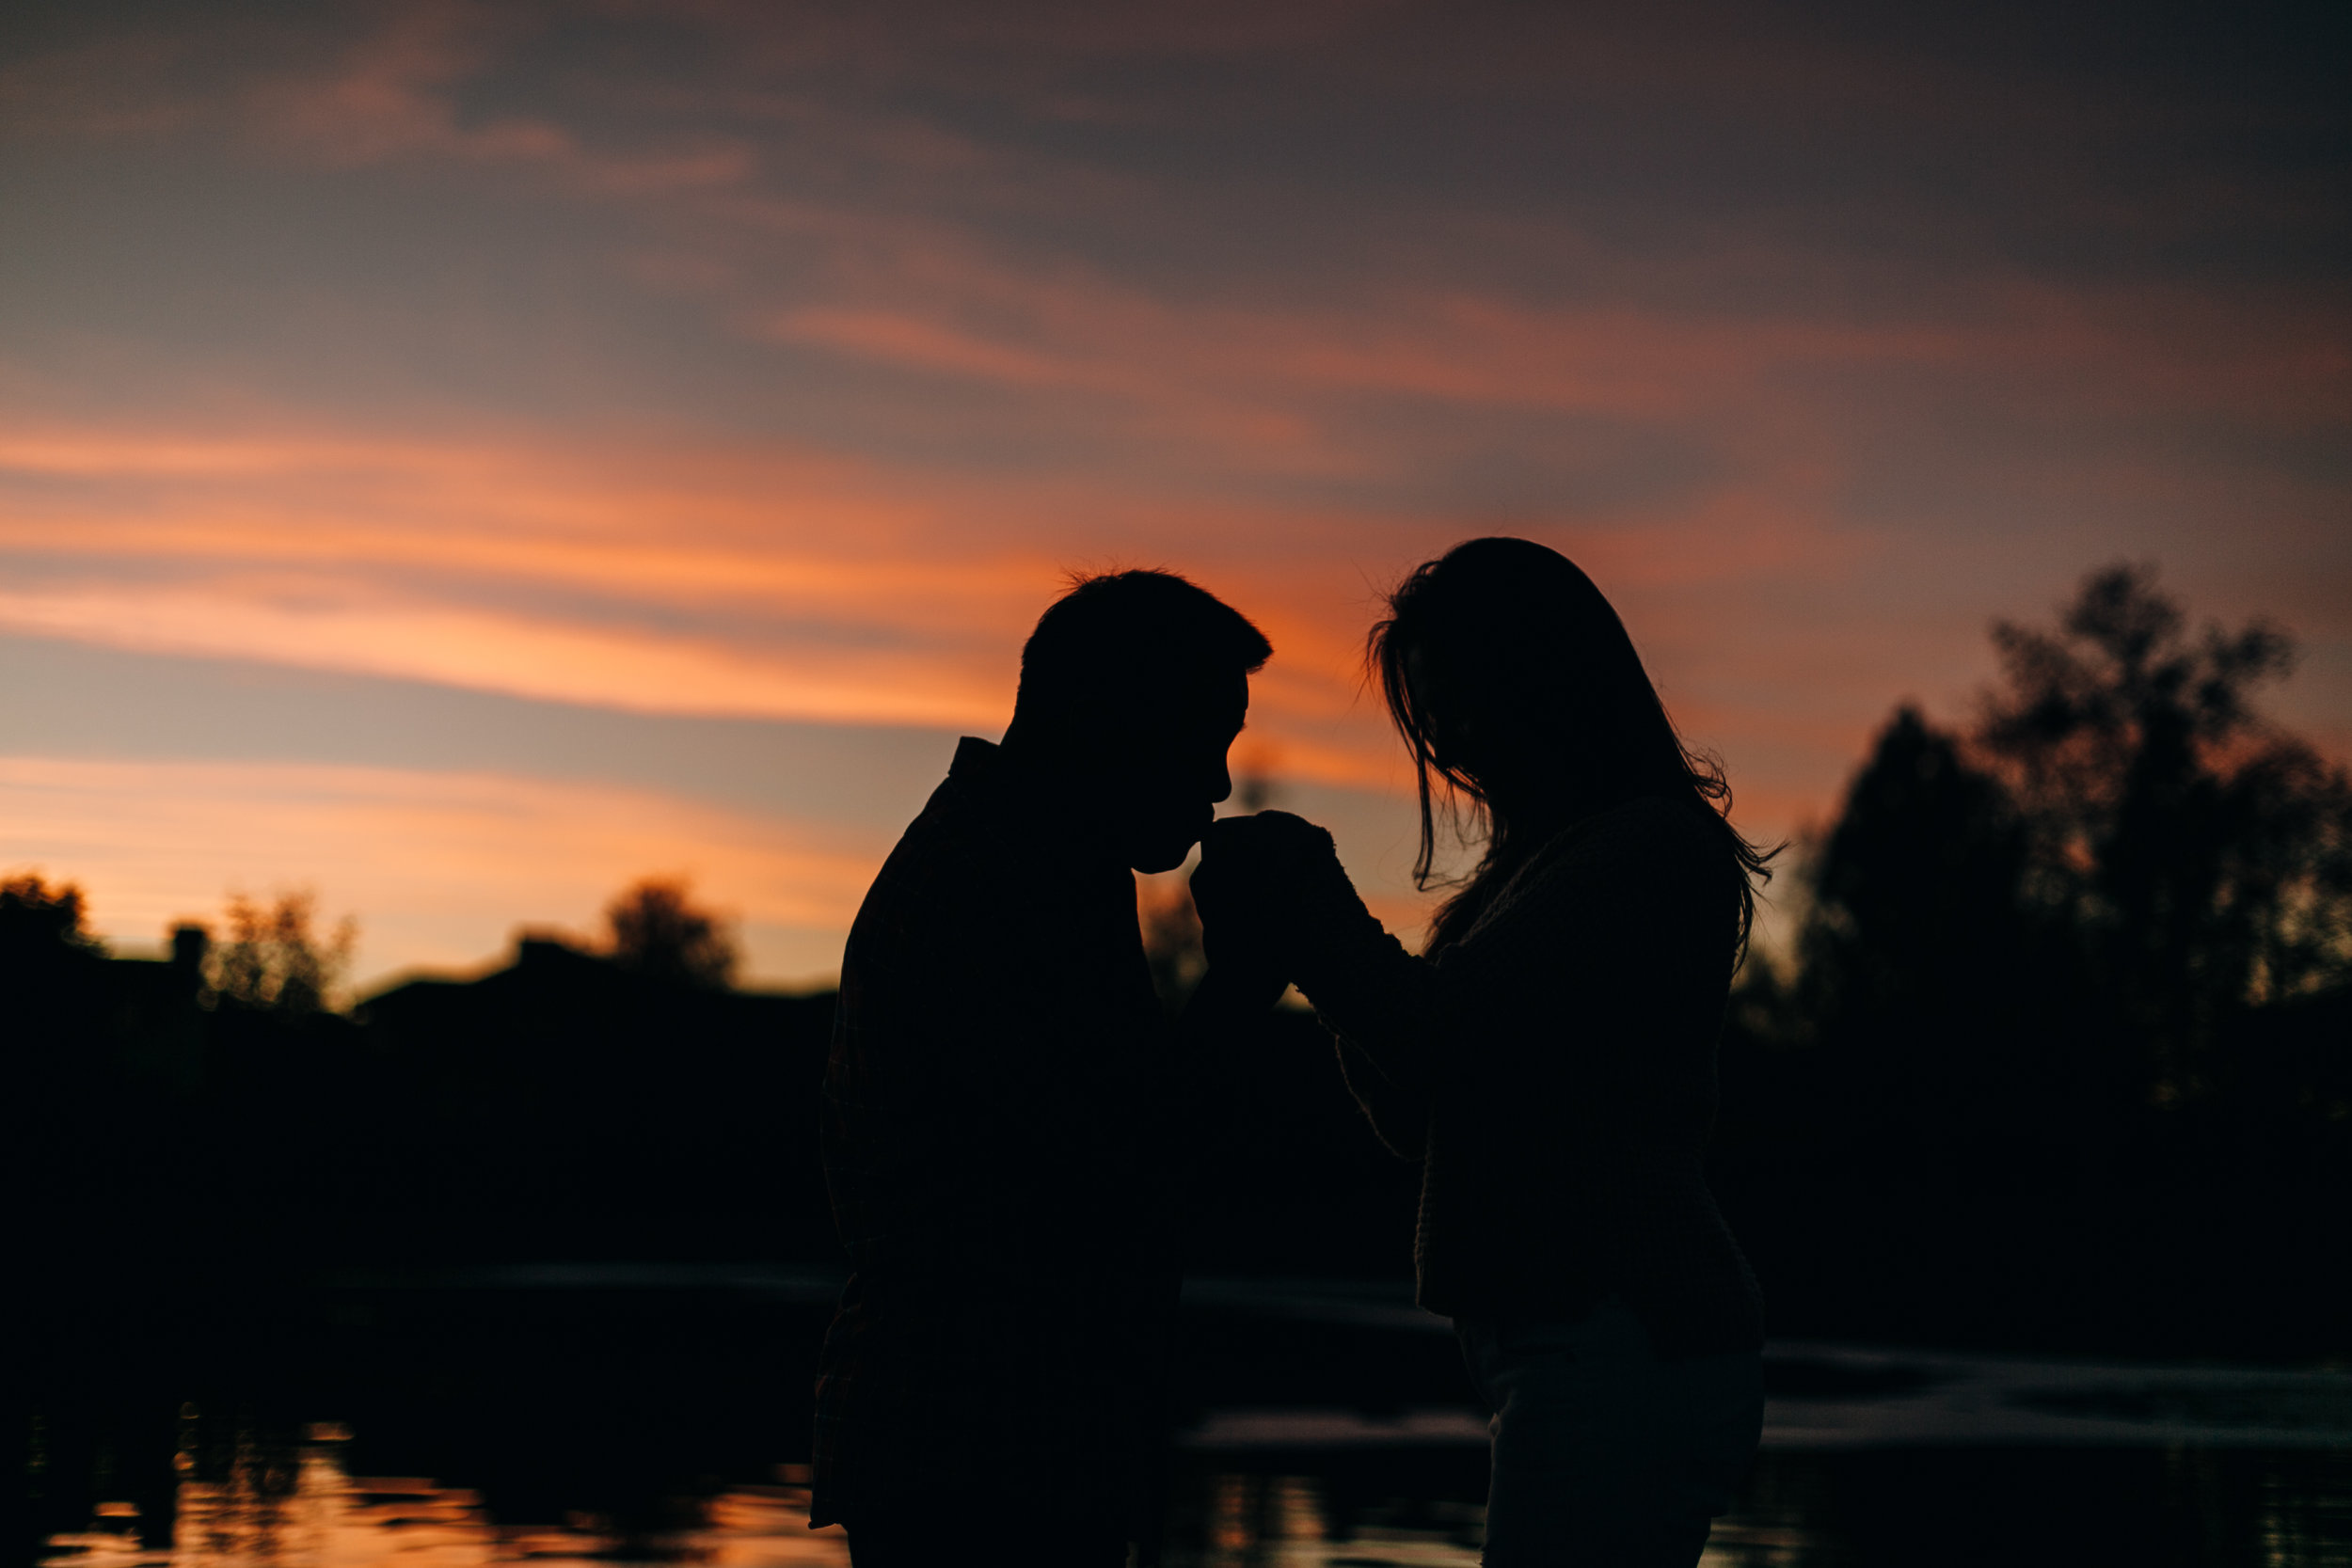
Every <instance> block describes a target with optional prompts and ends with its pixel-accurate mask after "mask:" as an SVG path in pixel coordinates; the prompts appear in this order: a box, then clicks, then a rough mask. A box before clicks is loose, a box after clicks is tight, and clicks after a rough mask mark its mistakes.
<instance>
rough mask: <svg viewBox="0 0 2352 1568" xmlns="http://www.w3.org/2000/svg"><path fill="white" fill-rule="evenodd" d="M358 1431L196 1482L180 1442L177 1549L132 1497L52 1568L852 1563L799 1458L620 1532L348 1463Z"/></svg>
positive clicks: (57, 1554) (58, 1553)
mask: <svg viewBox="0 0 2352 1568" xmlns="http://www.w3.org/2000/svg"><path fill="white" fill-rule="evenodd" d="M188 1424H189V1425H190V1426H192V1425H193V1422H192V1421H191V1422H189V1423H188ZM348 1436H349V1433H348V1431H347V1430H346V1429H344V1428H343V1427H342V1426H340V1425H338V1424H334V1423H320V1424H317V1425H314V1426H312V1427H311V1428H310V1430H309V1433H308V1435H307V1437H306V1440H305V1441H303V1442H302V1443H300V1444H299V1445H294V1446H277V1445H270V1446H265V1445H262V1444H259V1443H256V1442H254V1441H252V1440H250V1439H248V1438H240V1439H239V1441H238V1444H237V1446H236V1449H235V1452H234V1454H233V1456H232V1458H231V1459H230V1464H229V1466H228V1473H227V1475H226V1476H225V1477H224V1478H223V1479H221V1480H218V1481H199V1480H197V1479H195V1478H194V1476H193V1474H192V1472H193V1471H194V1469H195V1467H196V1466H195V1464H194V1454H193V1451H192V1449H190V1448H187V1447H183V1449H182V1453H181V1459H182V1461H183V1463H182V1464H181V1465H180V1469H181V1473H182V1476H183V1480H182V1481H181V1482H180V1485H179V1489H178V1493H177V1497H176V1507H177V1514H176V1517H175V1519H174V1522H173V1527H172V1540H171V1545H170V1547H169V1549H167V1550H162V1551H157V1550H151V1549H149V1548H146V1547H143V1546H142V1545H141V1544H140V1541H139V1535H138V1528H137V1527H138V1511H137V1509H136V1508H135V1506H134V1505H132V1504H129V1503H102V1504H101V1505H99V1507H98V1509H97V1515H98V1517H97V1518H96V1519H95V1520H93V1521H92V1525H91V1528H89V1529H87V1530H85V1531H78V1532H74V1533H71V1534H62V1535H54V1536H52V1537H50V1538H49V1546H50V1551H49V1553H48V1554H47V1555H46V1556H45V1557H44V1558H43V1560H42V1563H43V1568H379V1565H387V1568H476V1565H479V1564H490V1563H514V1562H525V1561H528V1562H531V1563H532V1564H534V1565H538V1568H556V1565H559V1564H564V1563H579V1564H581V1565H582V1568H586V1565H587V1564H588V1563H591V1562H595V1563H597V1564H600V1565H610V1564H612V1563H616V1562H630V1561H644V1562H673V1563H674V1562H691V1563H695V1564H701V1565H707V1568H840V1565H844V1564H847V1563H848V1561H849V1560H850V1554H849V1545H848V1543H847V1541H846V1539H845V1538H844V1536H843V1535H842V1532H841V1531H840V1530H839V1529H838V1528H829V1529H821V1530H812V1529H810V1528H808V1490H807V1487H806V1485H805V1480H806V1477H805V1473H804V1472H803V1470H802V1469H801V1467H800V1466H797V1465H786V1466H782V1467H781V1468H780V1469H779V1471H778V1477H779V1482H780V1483H779V1484H776V1485H771V1486H739V1487H737V1488H735V1489H733V1490H732V1491H729V1492H726V1493H724V1494H723V1495H721V1496H720V1497H714V1498H712V1499H711V1500H710V1501H709V1502H707V1504H705V1505H704V1506H703V1508H702V1510H701V1514H702V1517H701V1521H700V1522H699V1523H698V1524H696V1525H693V1526H691V1527H690V1528H683V1529H678V1530H673V1531H665V1532H662V1533H660V1534H659V1535H656V1536H649V1537H639V1538H635V1539H630V1540H620V1539H616V1538H615V1537H614V1536H613V1535H612V1534H611V1533H610V1532H607V1531H605V1530H603V1529H600V1528H597V1525H596V1522H595V1521H594V1520H589V1519H584V1518H581V1519H575V1520H574V1522H572V1523H571V1524H568V1525H562V1526H557V1525H520V1526H516V1525H499V1524H496V1523H494V1522H492V1520H491V1519H490V1517H489V1515H488V1513H486V1512H485V1510H484V1508H483V1503H482V1497H481V1495H480V1494H478V1493H475V1492H471V1491H468V1490H465V1489H463V1488H460V1487H453V1486H440V1485H437V1484H436V1483H435V1482H434V1481H430V1480H427V1479H423V1478H420V1477H405V1476H359V1477H355V1476H353V1475H351V1474H350V1473H349V1472H348V1471H347V1470H346V1469H345V1468H344V1465H343V1460H342V1452H343V1449H342V1444H343V1442H344V1440H345V1439H347V1438H348Z"/></svg>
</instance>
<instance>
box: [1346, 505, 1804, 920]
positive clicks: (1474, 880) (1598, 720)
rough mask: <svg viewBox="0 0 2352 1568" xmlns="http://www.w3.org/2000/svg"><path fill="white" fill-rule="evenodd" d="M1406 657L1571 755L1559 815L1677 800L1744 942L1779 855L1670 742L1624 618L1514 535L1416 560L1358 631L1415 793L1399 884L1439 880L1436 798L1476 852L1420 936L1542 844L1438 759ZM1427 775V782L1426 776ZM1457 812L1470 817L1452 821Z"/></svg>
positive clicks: (1479, 902)
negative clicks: (1728, 890) (1415, 825)
mask: <svg viewBox="0 0 2352 1568" xmlns="http://www.w3.org/2000/svg"><path fill="white" fill-rule="evenodd" d="M1415 654H1418V655H1420V657H1422V660H1424V661H1425V662H1426V663H1427V664H1428V665H1429V666H1431V667H1432V669H1433V671H1434V673H1437V674H1438V675H1439V676H1440V677H1442V679H1443V681H1444V683H1445V685H1446V686H1447V688H1448V689H1451V690H1454V691H1457V692H1461V693H1464V694H1466V695H1468V696H1470V700H1471V701H1472V702H1473V704H1474V705H1475V708H1476V710H1477V711H1479V712H1481V713H1483V714H1486V715H1490V716H1492V715H1502V716H1507V720H1508V721H1509V722H1510V723H1511V724H1512V725H1514V726H1515V727H1520V728H1523V729H1524V730H1525V731H1527V732H1528V735H1527V736H1526V737H1525V738H1533V739H1534V740H1535V741H1536V742H1537V743H1538V744H1539V745H1540V744H1549V745H1550V746H1552V747H1554V748H1555V749H1556V751H1557V752H1558V753H1559V754H1560V755H1562V756H1573V757H1574V758H1575V759H1576V766H1575V767H1574V768H1573V770H1572V772H1571V773H1570V775H1569V776H1570V778H1571V779H1572V784H1571V785H1570V787H1571V791H1572V794H1571V798H1570V799H1569V800H1566V801H1565V802H1561V803H1562V804H1563V805H1564V806H1565V816H1561V817H1559V818H1557V819H1552V818H1549V817H1548V818H1547V822H1546V824H1545V826H1546V827H1547V828H1548V829H1549V830H1554V831H1556V830H1557V829H1558V828H1561V827H1565V826H1566V825H1567V823H1568V822H1570V821H1573V820H1575V819H1577V818H1579V817H1582V816H1589V815H1591V814H1592V813H1594V812H1597V811H1602V810H1606V809H1607V808H1609V807H1611V806H1614V805H1618V804H1621V803H1623V802H1625V801H1627V800H1633V799H1635V798H1637V797H1640V796H1645V795H1658V796H1663V797H1666V798H1668V799H1679V800H1688V801H1690V802H1691V803H1692V806H1693V807H1694V808H1696V809H1698V810H1700V811H1703V812H1705V813H1706V814H1707V815H1708V817H1709V818H1710V819H1711V820H1712V821H1713V822H1714V823H1715V824H1716V825H1717V826H1718V827H1719V828H1720V829H1721V831H1722V835H1723V847H1724V879H1725V881H1726V882H1727V883H1728V884H1730V885H1731V886H1733V887H1735V888H1736V889H1737V893H1738V906H1737V910H1738V912H1737V922H1736V927H1735V930H1734V940H1733V955H1734V961H1735V962H1736V961H1737V960H1738V958H1740V956H1743V955H1744V954H1745V953H1746V951H1747V942H1748V932H1749V930H1750V928H1751V927H1753V926H1754V925H1755V921H1756V890H1755V883H1756V882H1757V881H1769V880H1771V879H1772V866H1771V861H1772V857H1773V856H1774V855H1776V854H1778V853H1779V850H1778V849H1777V848H1773V849H1758V848H1757V847H1756V846H1755V845H1753V844H1750V843H1749V842H1748V841H1747V840H1746V839H1745V838H1743V837H1741V836H1740V832H1738V830H1736V829H1734V828H1733V827H1732V825H1731V822H1730V819H1729V813H1730V810H1731V785H1730V784H1729V782H1728V781H1727V780H1726V779H1725V778H1724V768H1723V764H1722V763H1721V762H1720V761H1718V760H1717V759H1716V758H1714V757H1712V756H1709V755H1708V754H1706V753H1704V752H1693V751H1692V750H1691V748H1690V747H1688V746H1686V745H1684V744H1683V743H1682V737H1681V736H1680V735H1679V734H1677V732H1676V730H1675V726H1674V721H1673V720H1671V719H1669V718H1668V717H1667V716H1666V708H1665V705H1664V704H1663V703H1661V702H1660V701H1659V700H1658V690H1657V688H1655V687H1653V686H1652V685H1651V684H1650V679H1649V674H1648V673H1647V672H1646V671H1645V670H1644V669H1643V668H1642V657H1641V655H1639V654H1638V653H1636V652H1635V651H1634V648H1633V640H1632V639H1631V638H1630V637H1628V636H1627V635H1626V630H1625V623H1624V622H1622V621H1620V620H1618V619H1617V612H1616V610H1615V609H1614V608H1613V607H1612V606H1611V605H1610V603H1609V601H1608V599H1607V598H1605V597H1604V596H1603V595H1602V594H1601V591H1600V590H1599V589H1598V588H1597V587H1595V586H1594V585H1593V579H1592V578H1588V577H1586V576H1585V575H1584V574H1583V572H1582V571H1581V570H1579V569H1578V567H1577V565H1576V563H1575V562H1572V561H1570V560H1569V559H1568V558H1567V557H1566V556H1564V555H1562V554H1561V553H1560V552H1559V551H1557V550H1553V549H1548V548H1546V547H1545V546H1542V545H1538V544H1536V543H1534V541H1532V540H1527V539H1508V538H1494V539H1472V540H1470V541H1469V542H1468V543H1467V544H1461V545H1456V546H1454V548H1452V549H1450V550H1448V551H1447V552H1446V553H1445V554H1444V555H1442V556H1440V557H1439V558H1438V559H1437V560H1435V561H1426V562H1422V564H1421V565H1419V566H1417V567H1415V568H1414V569H1413V571H1412V574H1411V575H1410V576H1408V577H1407V578H1406V579H1405V580H1404V582H1402V583H1401V584H1399V585H1398V587H1397V589H1396V591H1395V592H1394V593H1392V594H1390V595H1389V613H1388V615H1387V617H1386V618H1385V619H1383V620H1382V621H1380V622H1379V623H1378V624H1377V625H1375V626H1374V627H1373V628H1372V635H1371V637H1370V639H1369V641H1368V645H1367V648H1366V662H1367V663H1368V664H1369V665H1370V666H1371V667H1372V670H1373V671H1374V672H1375V673H1377V675H1378V677H1379V681H1380V689H1381V691H1382V693H1383V695H1384V696H1386V698H1387V699H1388V705H1389V715H1390V717H1391V719H1393V720H1394V721H1396V728H1397V733H1398V734H1399V735H1400V736H1403V737H1404V739H1405V744H1406V748H1407V749H1408V750H1409V751H1410V752H1412V753H1413V769H1414V773H1415V775H1416V778H1417V780H1418V782H1419V785H1420V794H1421V852H1420V854H1419V856H1418V857H1416V859H1415V860H1414V863H1413V881H1414V884H1415V885H1416V886H1418V887H1422V888H1424V889H1426V888H1428V887H1430V886H1432V885H1433V884H1434V883H1436V882H1438V879H1437V878H1436V877H1435V876H1434V872H1433V868H1434V866H1435V863H1436V858H1437V845H1438V834H1437V820H1436V818H1437V805H1438V802H1437V795H1438V785H1442V787H1443V791H1444V794H1445V797H1446V800H1445V808H1446V813H1447V816H1448V817H1449V818H1450V819H1451V821H1452V822H1453V824H1454V829H1455V831H1456V832H1457V833H1459V834H1460V836H1461V837H1462V838H1463V840H1464V841H1465V842H1474V841H1476V840H1477V839H1479V838H1481V837H1483V838H1484V839H1485V841H1486V853H1485V854H1484V856H1482V857H1481V859H1480V860H1479V863H1478V864H1477V866H1476V867H1475V868H1474V869H1473V870H1472V871H1471V872H1470V875H1469V877H1467V878H1466V879H1462V880H1461V881H1460V882H1459V883H1457V884H1456V891H1455V893H1454V895H1453V896H1452V897H1451V898H1449V899H1447V900H1446V902H1445V903H1444V904H1443V905H1442V906H1441V907H1440V908H1439V909H1438V914H1437V918H1436V920H1435V921H1434V922H1433V923H1432V926H1431V930H1430V938H1431V941H1430V945H1431V946H1432V947H1438V946H1442V945H1443V944H1445V943H1446V942H1451V941H1453V940H1454V939H1455V938H1456V937H1458V936H1460V935H1461V934H1462V932H1464V931H1465V930H1467V929H1469V927H1470V925H1471V924H1472V923H1474V922H1475V921H1476V919H1477V917H1478V913H1479V911H1480V910H1481V909H1483V908H1484V907H1485V905H1486V899H1487V897H1488V896H1489V895H1490V893H1491V890H1492V889H1493V888H1496V887H1499V886H1501V885H1502V881H1503V880H1504V879H1507V878H1508V877H1509V876H1510V875H1511V873H1513V872H1514V871H1516V870H1518V866H1519V865H1520V863H1522V862H1523V861H1524V859H1525V857H1526V856H1527V855H1529V854H1532V853H1533V852H1534V850H1535V849H1536V848H1538V847H1540V846H1539V845H1538V844H1536V843H1532V842H1525V840H1527V839H1529V838H1531V837H1534V836H1535V835H1534V830H1533V829H1531V828H1530V827H1528V826H1527V825H1524V824H1521V823H1518V822H1515V821H1514V820H1513V819H1512V817H1511V816H1510V814H1509V813H1508V812H1507V811H1506V810H1503V809H1501V808H1499V807H1498V805H1497V803H1496V802H1495V800H1493V799H1492V798H1491V797H1490V795H1489V792H1488V791H1487V789H1486V787H1484V786H1483V785H1482V784H1480V782H1479V780H1478V779H1477V778H1475V777H1474V776H1473V775H1471V774H1470V773H1469V772H1468V771H1466V770H1464V769H1463V768H1462V767H1461V766H1460V765H1459V764H1458V763H1457V762H1454V761H1451V760H1442V759H1441V756H1440V752H1439V749H1438V736H1437V734H1436V731H1435V729H1434V726H1433V721H1432V717H1431V716H1430V715H1429V714H1427V713H1424V712H1423V711H1422V708H1421V706H1420V705H1419V704H1418V703H1417V702H1416V701H1415V700H1414V693H1413V688H1412V684H1411V683H1410V682H1409V681H1408V680H1407V679H1406V662H1407V660H1408V659H1409V658H1410V657H1411V656H1413V655H1415ZM1433 779H1434V780H1436V781H1437V784H1433V783H1432V780H1433ZM1465 808H1467V811H1468V814H1469V816H1470V821H1469V822H1468V823H1467V824H1466V823H1465V822H1464V821H1463V813H1464V810H1465Z"/></svg>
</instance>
